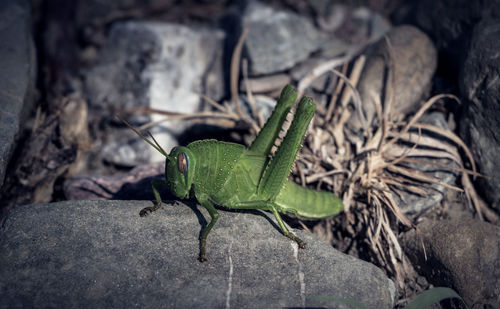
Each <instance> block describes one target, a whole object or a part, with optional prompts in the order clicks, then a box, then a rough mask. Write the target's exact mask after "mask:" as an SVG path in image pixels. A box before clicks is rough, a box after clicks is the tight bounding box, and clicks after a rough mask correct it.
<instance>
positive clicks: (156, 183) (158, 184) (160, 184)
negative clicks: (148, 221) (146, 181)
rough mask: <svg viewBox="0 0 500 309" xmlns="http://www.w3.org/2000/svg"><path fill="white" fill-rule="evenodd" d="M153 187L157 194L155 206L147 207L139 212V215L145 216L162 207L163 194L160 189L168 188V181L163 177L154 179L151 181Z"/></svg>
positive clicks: (154, 192)
mask: <svg viewBox="0 0 500 309" xmlns="http://www.w3.org/2000/svg"><path fill="white" fill-rule="evenodd" d="M151 187H153V194H154V195H155V202H154V206H151V207H145V208H143V209H142V210H141V211H140V212H139V216H141V217H145V216H147V215H149V214H150V213H152V212H153V211H156V210H158V209H160V207H161V196H160V191H159V190H162V189H167V182H166V181H165V180H162V179H156V178H155V179H153V180H152V181H151Z"/></svg>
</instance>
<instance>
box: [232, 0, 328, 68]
mask: <svg viewBox="0 0 500 309" xmlns="http://www.w3.org/2000/svg"><path fill="white" fill-rule="evenodd" d="M242 23H245V24H248V27H249V33H248V36H247V38H246V41H245V49H246V53H247V56H248V58H249V61H250V74H252V75H261V74H271V73H278V72H282V71H284V70H287V69H289V68H291V67H293V66H294V65H295V64H296V63H298V62H300V61H303V60H305V59H306V58H307V57H308V56H309V54H310V53H312V52H313V51H316V50H318V49H319V48H320V47H321V37H320V34H319V32H318V31H317V30H316V29H315V28H314V26H313V25H312V24H311V22H310V21H309V20H307V19H306V18H304V17H301V16H299V15H297V14H295V13H292V12H286V11H276V10H274V9H273V8H271V7H269V6H266V5H264V4H262V3H260V2H257V1H252V2H250V4H249V5H248V7H247V8H246V10H245V12H244V16H243V20H242Z"/></svg>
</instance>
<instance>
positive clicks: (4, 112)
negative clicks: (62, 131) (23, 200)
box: [0, 0, 36, 186]
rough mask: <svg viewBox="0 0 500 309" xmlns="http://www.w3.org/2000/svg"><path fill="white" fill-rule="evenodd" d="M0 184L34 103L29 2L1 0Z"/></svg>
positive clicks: (32, 49) (33, 57) (33, 71)
mask: <svg viewBox="0 0 500 309" xmlns="http://www.w3.org/2000/svg"><path fill="white" fill-rule="evenodd" d="M0 68H1V69H0V186H1V185H2V184H3V181H4V177H5V171H6V168H7V163H8V162H9V160H10V156H11V154H12V151H13V150H14V148H15V145H14V143H15V142H16V138H17V137H18V134H19V132H20V129H21V128H20V124H21V123H23V121H24V120H26V116H27V112H28V111H29V110H30V108H31V105H32V103H33V93H34V83H35V71H36V60H35V53H34V45H33V39H32V34H31V7H30V4H29V1H23V0H21V1H16V0H5V1H1V2H0Z"/></svg>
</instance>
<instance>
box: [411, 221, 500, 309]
mask: <svg viewBox="0 0 500 309" xmlns="http://www.w3.org/2000/svg"><path fill="white" fill-rule="evenodd" d="M418 229H419V230H420V233H419V235H417V233H415V231H414V230H412V231H410V232H408V233H406V234H405V235H404V236H403V238H402V243H403V248H404V250H405V252H406V254H407V255H408V257H409V258H410V259H411V261H412V263H413V265H414V266H415V267H416V269H417V271H418V272H419V273H421V274H424V275H425V276H426V278H427V279H428V281H429V282H431V283H432V284H434V285H435V286H447V287H451V288H453V289H454V290H455V291H457V293H458V294H459V295H460V296H461V297H462V298H463V299H464V300H465V302H466V303H467V305H468V306H469V308H500V294H499V293H498V291H500V228H499V227H498V226H495V225H492V224H489V223H487V222H482V221H479V220H474V219H463V218H455V219H452V220H441V221H432V220H426V221H424V222H423V223H422V224H420V225H418ZM422 245H423V246H425V251H424V248H423V247H422ZM426 257H427V258H426Z"/></svg>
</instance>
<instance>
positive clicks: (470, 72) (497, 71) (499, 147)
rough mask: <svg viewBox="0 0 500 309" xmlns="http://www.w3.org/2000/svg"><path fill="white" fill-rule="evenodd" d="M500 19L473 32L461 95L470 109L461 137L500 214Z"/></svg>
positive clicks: (483, 187) (486, 22)
mask: <svg viewBox="0 0 500 309" xmlns="http://www.w3.org/2000/svg"><path fill="white" fill-rule="evenodd" d="M499 49H500V19H496V20H483V21H481V22H480V23H478V24H477V26H476V27H475V28H474V33H473V36H472V41H471V44H470V47H469V50H468V54H467V58H466V60H465V63H464V64H463V65H462V66H461V67H462V72H461V75H460V91H461V93H462V95H463V96H464V97H465V99H466V103H467V106H466V108H465V112H464V113H463V114H462V118H461V120H460V122H459V123H460V126H461V127H460V131H461V132H460V133H461V135H462V138H463V139H464V140H465V142H466V144H467V145H469V148H470V150H471V151H472V153H473V155H474V158H475V159H476V161H477V163H478V166H479V170H480V172H481V173H483V174H485V175H487V176H489V177H488V178H482V177H480V178H478V179H477V184H478V186H479V189H480V190H481V191H482V193H483V194H484V196H485V197H486V199H487V200H488V202H489V203H490V204H491V205H492V207H493V208H496V210H497V211H500V190H498V188H500V165H499V164H498V162H499V161H500V140H499V135H498V134H499V132H500V108H499V106H500V59H499V58H498V50H499Z"/></svg>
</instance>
